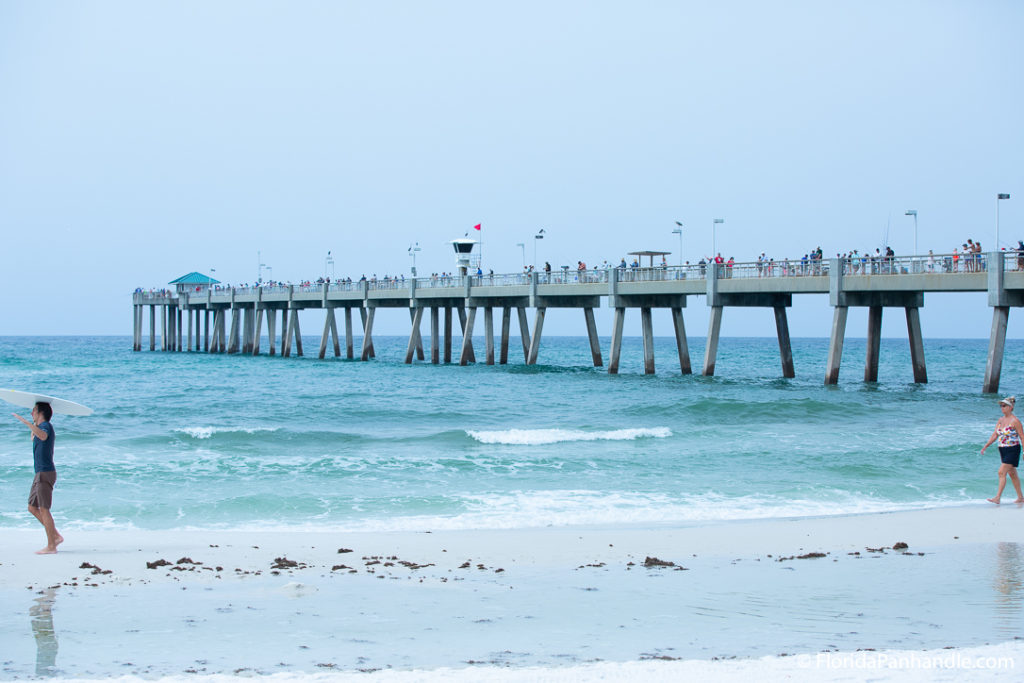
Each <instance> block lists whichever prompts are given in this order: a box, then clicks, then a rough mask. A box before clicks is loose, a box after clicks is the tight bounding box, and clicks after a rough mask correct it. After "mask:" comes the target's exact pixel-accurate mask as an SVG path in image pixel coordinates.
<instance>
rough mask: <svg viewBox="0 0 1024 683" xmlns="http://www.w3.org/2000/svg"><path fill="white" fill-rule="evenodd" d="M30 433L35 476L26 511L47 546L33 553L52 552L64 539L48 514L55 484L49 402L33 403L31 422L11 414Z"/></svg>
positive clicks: (55, 473) (49, 553)
mask: <svg viewBox="0 0 1024 683" xmlns="http://www.w3.org/2000/svg"><path fill="white" fill-rule="evenodd" d="M14 417H16V418H18V419H19V420H21V421H22V423H24V424H25V426H26V427H28V428H29V430H31V432H32V460H33V463H34V465H35V473H36V474H35V478H34V479H33V480H32V489H31V491H30V492H29V496H28V511H29V512H31V513H32V516H33V517H35V518H36V519H38V520H39V523H40V524H42V525H43V528H44V529H46V547H45V548H43V549H42V550H37V551H36V555H53V554H54V553H56V552H57V546H58V545H60V544H61V543H63V542H64V537H63V536H61V535H60V532H58V531H57V527H56V525H55V524H54V522H53V515H51V514H50V506H51V505H52V503H53V486H54V484H56V483H57V468H56V467H55V466H54V464H53V444H54V440H55V438H56V435H55V434H54V431H53V425H51V424H50V418H51V417H53V409H52V408H51V407H50V404H49V403H42V402H39V403H36V404H35V406H33V408H32V421H31V422H29V421H28V420H26V419H25V418H23V417H22V416H21V415H18V414H17V413H14Z"/></svg>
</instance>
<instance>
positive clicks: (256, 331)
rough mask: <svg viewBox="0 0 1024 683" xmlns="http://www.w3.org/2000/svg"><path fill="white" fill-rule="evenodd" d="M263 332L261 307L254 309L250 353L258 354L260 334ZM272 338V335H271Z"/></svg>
mask: <svg viewBox="0 0 1024 683" xmlns="http://www.w3.org/2000/svg"><path fill="white" fill-rule="evenodd" d="M262 334H263V309H262V308H257V309H256V322H255V323H253V332H252V355H254V356H258V355H260V335H262ZM271 338H273V335H271Z"/></svg>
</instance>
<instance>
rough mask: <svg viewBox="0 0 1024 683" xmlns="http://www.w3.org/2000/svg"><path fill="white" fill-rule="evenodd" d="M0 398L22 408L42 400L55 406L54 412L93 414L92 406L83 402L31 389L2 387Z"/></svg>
mask: <svg viewBox="0 0 1024 683" xmlns="http://www.w3.org/2000/svg"><path fill="white" fill-rule="evenodd" d="M0 399H3V400H4V401H7V402H8V403H13V404H14V405H16V406H21V407H22V408H32V407H33V406H35V404H36V403H39V402H40V401H42V402H43V403H49V404H50V407H51V408H53V412H55V413H58V414H60V415H80V416H85V415H92V408H86V407H85V406H83V405H82V404H81V403H75V402H74V401H67V400H65V399H63V398H54V397H53V396H47V395H46V394H34V393H32V392H31V391H17V390H15V389H0Z"/></svg>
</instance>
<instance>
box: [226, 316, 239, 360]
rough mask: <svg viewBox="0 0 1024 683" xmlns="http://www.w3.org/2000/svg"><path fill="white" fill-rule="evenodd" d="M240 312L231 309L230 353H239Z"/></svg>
mask: <svg viewBox="0 0 1024 683" xmlns="http://www.w3.org/2000/svg"><path fill="white" fill-rule="evenodd" d="M240 317H241V316H239V310H238V309H237V308H232V309H231V335H230V336H229V337H228V353H238V327H239V325H240V321H239V318H240Z"/></svg>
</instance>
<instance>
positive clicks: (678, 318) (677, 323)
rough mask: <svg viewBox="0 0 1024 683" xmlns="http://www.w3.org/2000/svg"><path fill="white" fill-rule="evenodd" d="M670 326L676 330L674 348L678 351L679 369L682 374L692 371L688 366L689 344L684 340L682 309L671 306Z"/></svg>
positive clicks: (684, 329) (684, 326) (684, 330)
mask: <svg viewBox="0 0 1024 683" xmlns="http://www.w3.org/2000/svg"><path fill="white" fill-rule="evenodd" d="M672 327H674V328H675V331H676V350H678V351H679V371H680V372H681V373H683V374H684V375H689V374H692V373H693V368H692V367H691V366H690V345H689V344H688V343H687V342H686V325H685V324H684V322H683V309H682V308H680V307H678V306H676V307H673V308H672Z"/></svg>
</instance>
